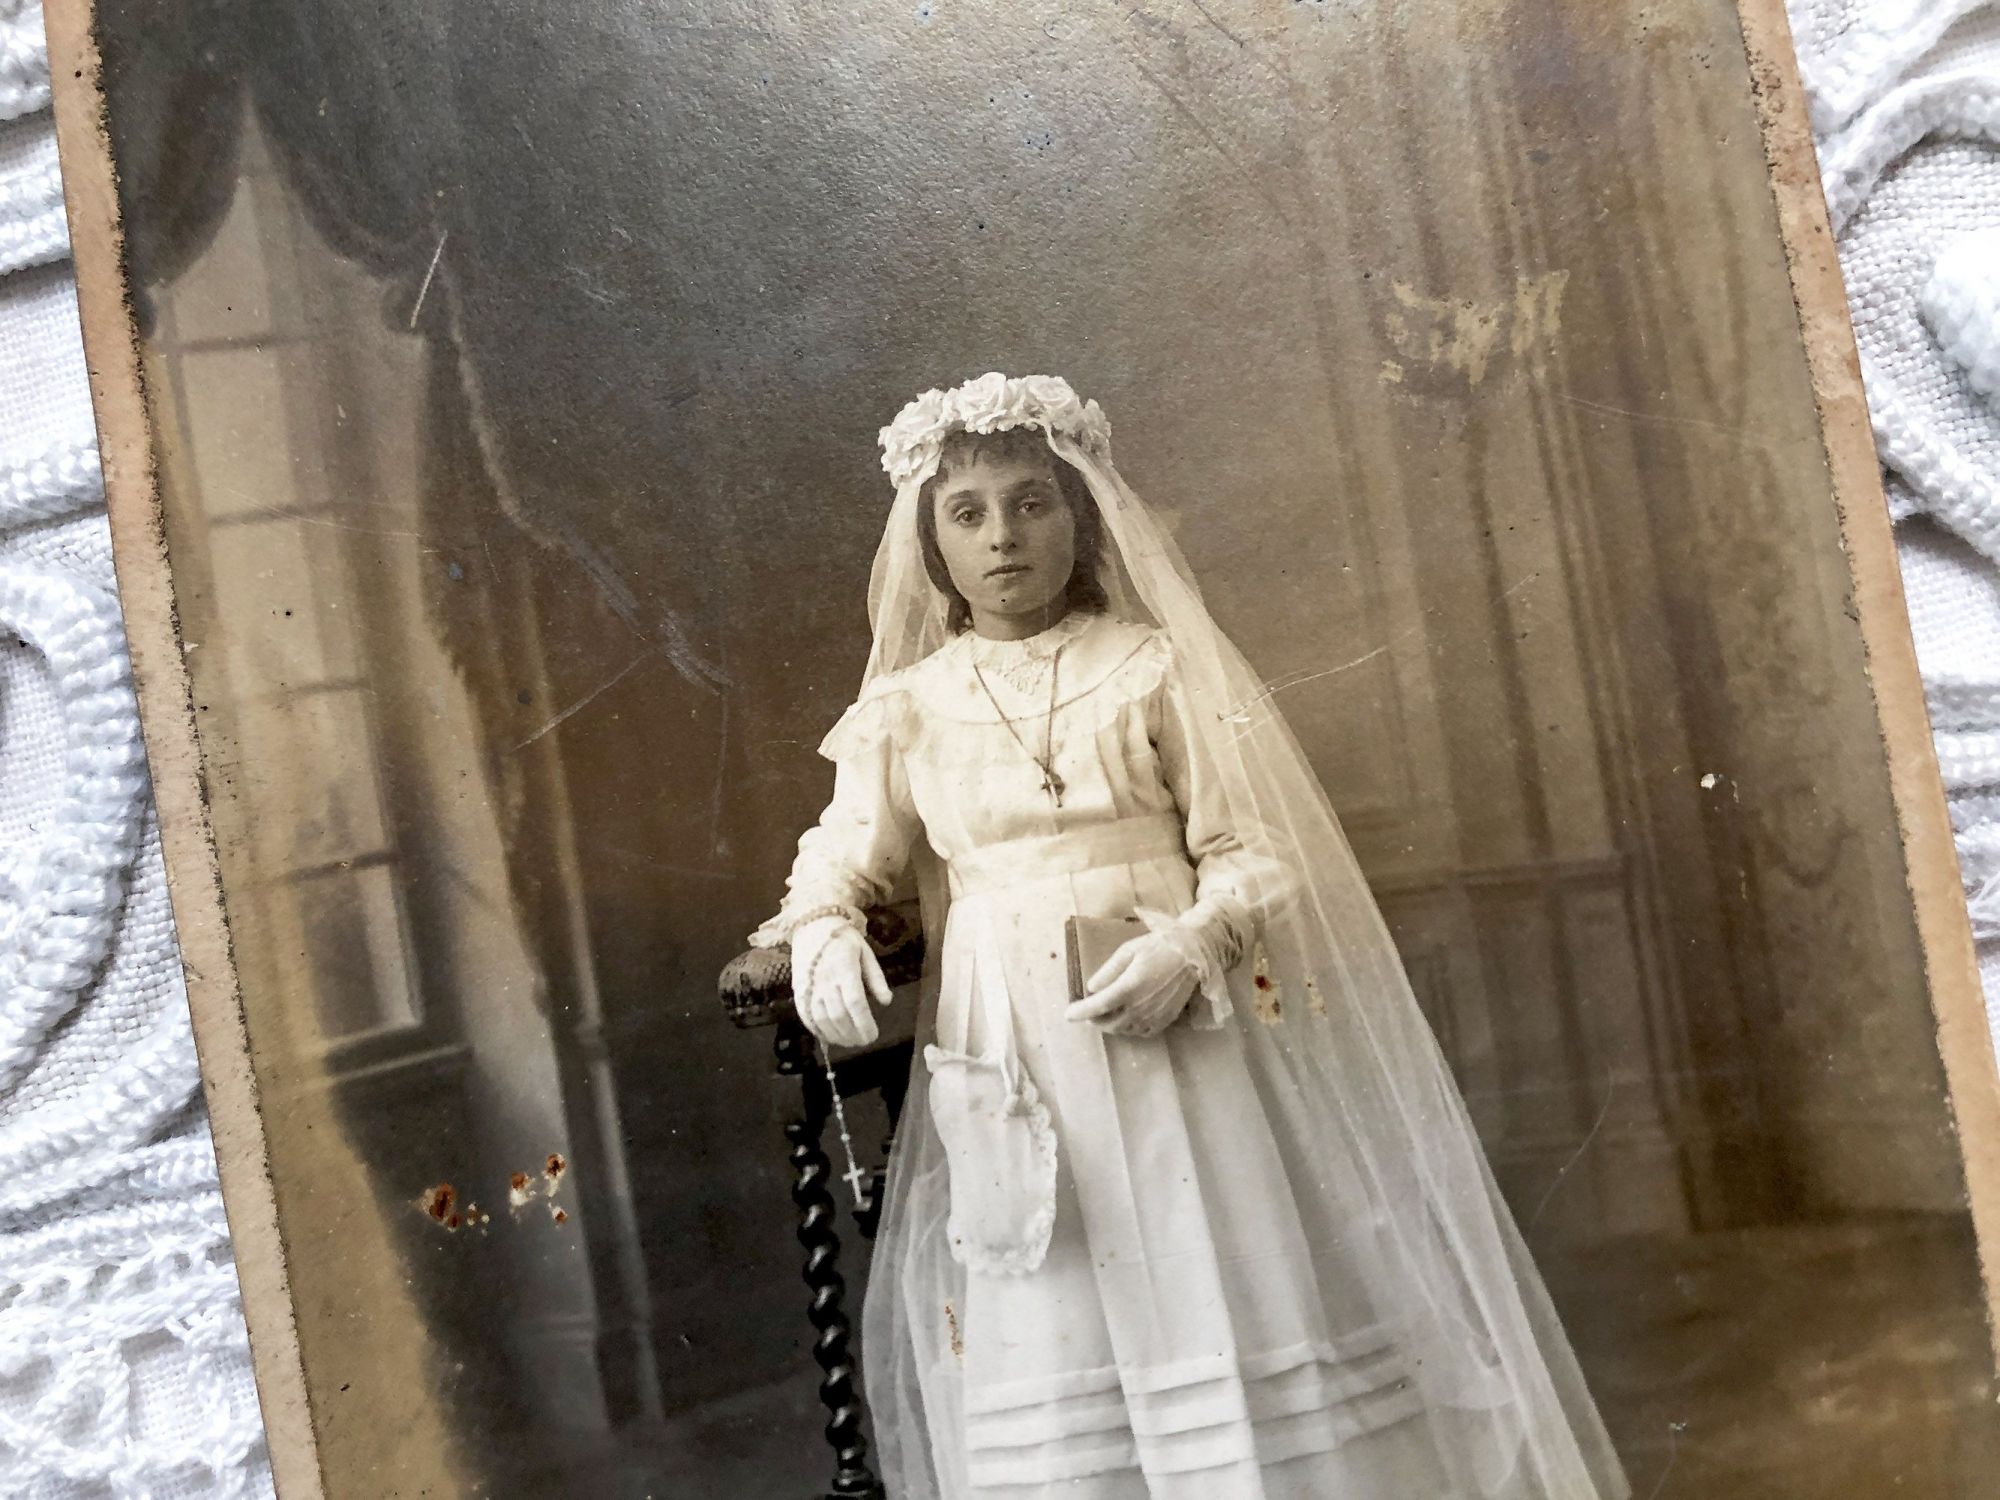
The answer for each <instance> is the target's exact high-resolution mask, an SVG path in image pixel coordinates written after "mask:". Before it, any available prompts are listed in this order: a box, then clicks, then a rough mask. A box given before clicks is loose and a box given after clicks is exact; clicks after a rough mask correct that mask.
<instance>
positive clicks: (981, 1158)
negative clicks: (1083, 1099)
mask: <svg viewBox="0 0 2000 1500" xmlns="http://www.w3.org/2000/svg"><path fill="white" fill-rule="evenodd" d="M978 943H979V952H978V960H977V969H978V980H977V984H978V996H979V998H978V1003H979V1006H980V1009H981V1012H982V1019H983V1025H982V1028H981V1029H982V1031H983V1033H984V1037H983V1040H984V1041H985V1044H986V1046H987V1048H988V1051H987V1052H986V1053H985V1054H984V1055H982V1056H974V1055H972V1054H971V1053H969V1052H964V1051H957V1050H953V1049H950V1048H946V1047H940V1046H936V1045H933V1046H928V1047H926V1048H924V1065H925V1066H926V1067H927V1068H928V1069H929V1070H930V1110H931V1119H932V1121H933V1122H934V1123H935V1124H936V1126H937V1132H938V1137H939V1139H940V1140H941V1141H943V1143H944V1151H945V1161H946V1166H947V1169H948V1171H949V1173H950V1178H951V1214H950V1217H949V1220H948V1221H947V1223H946V1225H945V1232H946V1234H947V1235H948V1236H949V1237H950V1240H951V1254H952V1258H953V1259H954V1260H956V1261H958V1262H959V1263H960V1264H961V1265H963V1266H965V1267H966V1268H967V1269H969V1270H975V1271H985V1272H988V1273H997V1274H1005V1275H1026V1274H1027V1273H1028V1272H1030V1271H1033V1270H1036V1269H1037V1268H1038V1267H1040V1265H1041V1264H1042V1260H1043V1258H1044V1257H1045V1256H1047V1254H1048V1251H1049V1236H1050V1234H1051V1233H1052V1232H1053V1231H1054V1229H1055V1221H1056V1134H1055V1129H1054V1127H1053V1126H1052V1125H1051V1124H1050V1123H1049V1110H1048V1106H1047V1105H1046V1104H1044V1103H1043V1102H1042V1097H1041V1094H1040V1092H1039V1091H1038V1090H1037V1089H1036V1088H1035V1084H1034V1080H1033V1079H1031V1078H1029V1077H1028V1075H1027V1071H1026V1069H1024V1068H1023V1067H1022V1066H1021V1058H1020V1053H1019V1049H1018V1048H1017V1047H1016V1045H1015V1041H1014V1013H1013V1009H1012V1007H1011V1006H1010V1005H1009V1004H1008V1000H1007V992H1006V983H1005V980H1004V978H1003V976H1002V973H1001V970H1000V967H999V962H998V953H997V951H996V950H997V947H998V945H997V944H996V943H994V942H993V941H992V935H991V931H990V929H988V928H987V926H986V923H985V920H984V917H983V915H982V917H981V918H980V919H979V938H978Z"/></svg>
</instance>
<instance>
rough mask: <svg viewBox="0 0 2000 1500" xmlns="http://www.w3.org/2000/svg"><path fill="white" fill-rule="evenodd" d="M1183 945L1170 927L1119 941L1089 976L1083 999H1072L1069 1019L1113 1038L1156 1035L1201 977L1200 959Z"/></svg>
mask: <svg viewBox="0 0 2000 1500" xmlns="http://www.w3.org/2000/svg"><path fill="white" fill-rule="evenodd" d="M1186 949H1187V944H1186V942H1185V934H1183V933H1179V932H1175V931H1173V930H1172V929H1167V930H1163V931H1159V932H1148V933H1145V934H1143V935H1142V936H1139V937H1135V938H1132V939H1131V940H1129V941H1128V942H1125V943H1123V944H1121V945H1120V946H1119V949H1118V951H1117V952H1116V953H1114V954H1112V955H1111V957H1109V958H1107V959H1106V960H1105V961H1104V966H1103V967H1102V968H1100V969H1099V970H1098V971H1097V972H1096V973H1095V974H1093V975H1091V976H1090V980H1089V982H1088V983H1087V984H1086V985H1085V986H1084V989H1085V990H1086V992H1087V993H1086V994H1085V995H1084V997H1083V998H1082V999H1081V1000H1077V1001H1073V1002H1071V1004H1070V1007H1069V1010H1068V1012H1067V1014H1068V1016H1069V1019H1070V1020H1072V1021H1090V1022H1093V1023H1094V1024H1095V1025H1096V1026H1097V1028H1098V1029H1099V1030H1100V1031H1106V1032H1110V1033H1111V1034H1112V1035H1114V1036H1158V1035H1159V1034H1160V1033H1161V1032H1163V1031H1165V1030H1166V1029H1167V1028H1168V1027H1169V1026H1171V1025H1173V1023H1174V1022H1175V1021H1176V1020H1177V1019H1179V1017H1180V1013H1181V1012H1182V1011H1184V1010H1186V1009H1187V1003H1188V1001H1189V1000H1191V999H1193V998H1194V991H1195V984H1196V982H1197V981H1198V980H1199V979H1200V977H1201V965H1200V962H1199V961H1198V960H1197V959H1196V958H1195V957H1194V956H1193V955H1192V954H1190V953H1189V952H1188V951H1186Z"/></svg>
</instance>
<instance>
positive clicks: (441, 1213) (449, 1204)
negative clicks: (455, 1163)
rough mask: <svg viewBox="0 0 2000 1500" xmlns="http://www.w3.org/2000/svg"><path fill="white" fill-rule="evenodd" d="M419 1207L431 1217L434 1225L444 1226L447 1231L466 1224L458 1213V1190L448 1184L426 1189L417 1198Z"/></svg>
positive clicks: (443, 1183) (444, 1183)
mask: <svg viewBox="0 0 2000 1500" xmlns="http://www.w3.org/2000/svg"><path fill="white" fill-rule="evenodd" d="M417 1207H418V1208H420V1209H422V1210H423V1211H424V1212H425V1213H426V1214H427V1215H429V1217H430V1219H431V1221H432V1222H433V1223H437V1224H442V1225H443V1226H444V1227H445V1228H446V1229H456V1228H458V1226H459V1225H460V1224H461V1223H463V1222H464V1221H463V1220H462V1219H461V1218H460V1217H459V1212H458V1189H456V1188H454V1187H453V1186H452V1185H451V1184H450V1183H448V1182H440V1183H439V1184H438V1185H437V1186H436V1187H434V1188H426V1189H425V1190H424V1191H423V1192H422V1193H421V1194H419V1195H418V1197H417Z"/></svg>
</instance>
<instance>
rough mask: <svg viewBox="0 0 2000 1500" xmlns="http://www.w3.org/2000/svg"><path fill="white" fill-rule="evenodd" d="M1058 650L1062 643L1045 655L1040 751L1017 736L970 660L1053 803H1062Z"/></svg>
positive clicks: (1063, 789) (1004, 722) (974, 662)
mask: <svg viewBox="0 0 2000 1500" xmlns="http://www.w3.org/2000/svg"><path fill="white" fill-rule="evenodd" d="M1064 644H1065V645H1066V644H1068V643H1067V642H1065V643H1064ZM1062 654H1063V647H1062V646H1058V647H1056V654H1055V655H1054V656H1052V657H1051V658H1050V659H1049V712H1048V717H1047V719H1046V720H1045V721H1044V723H1043V726H1042V753H1041V754H1040V755H1037V754H1035V752H1034V751H1032V750H1030V749H1029V748H1028V742H1027V741H1026V740H1024V739H1022V738H1021V731H1020V730H1018V729H1016V728H1015V727H1014V721H1013V720H1012V719H1010V718H1008V717H1007V711H1006V710H1005V709H1004V708H1002V707H1001V706H1000V700H999V699H998V698H996V697H994V696H993V689H992V687H991V686H990V685H989V684H988V683H987V681H986V674H985V673H984V672H982V671H980V670H979V662H978V661H977V659H975V660H974V661H973V663H972V675H973V676H974V677H976V678H978V679H979V685H980V687H981V688H983V689H985V692H986V701H987V702H988V703H990V704H992V705H993V712H994V713H996V714H998V715H999V716H1000V722H1001V724H1002V725H1003V726H1004V727H1005V728H1006V730H1007V734H1008V736H1009V737H1010V738H1011V739H1012V740H1013V741H1014V743H1015V744H1017V745H1019V746H1020V747H1021V753H1022V754H1023V755H1025V756H1027V757H1028V759H1029V760H1031V761H1033V762H1034V763H1035V766H1036V768H1037V769H1038V770H1039V771H1040V772H1041V773H1042V790H1043V791H1045V792H1047V793H1048V794H1049V796H1050V797H1052V798H1054V799H1055V804H1056V806H1057V807H1061V806H1062V799H1063V792H1064V791H1065V790H1066V788H1065V787H1064V785H1063V779H1062V777H1060V776H1058V775H1056V684H1057V683H1058V682H1060V681H1061V680H1062Z"/></svg>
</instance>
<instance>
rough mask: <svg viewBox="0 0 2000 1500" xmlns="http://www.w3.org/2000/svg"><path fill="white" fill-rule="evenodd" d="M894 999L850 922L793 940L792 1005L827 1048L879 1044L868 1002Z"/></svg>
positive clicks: (826, 923)
mask: <svg viewBox="0 0 2000 1500" xmlns="http://www.w3.org/2000/svg"><path fill="white" fill-rule="evenodd" d="M1114 957H1115V955H1114ZM889 993H890V992H889V981H888V979H887V978H886V977H885V976H884V975H883V973H882V965H881V964H880V963H878V962H877V961H876V958H875V954H874V952H873V950H871V949H870V948H869V946H868V940H867V939H866V938H865V937H863V936H862V935H861V932H860V930H859V929H857V928H856V927H855V926H854V924H853V923H852V922H849V921H848V920H847V919H846V918H845V917H818V918H815V919H814V920H812V921H810V922H807V923H806V924H805V925H804V926H802V927H800V928H799V929H798V931H796V932H794V933H793V934H792V1003H793V1004H794V1006H796V1007H797V1009H798V1013H799V1019H800V1020H801V1021H803V1022H804V1023H805V1028H806V1030H808V1031H810V1032H811V1033H812V1034H813V1035H814V1036H816V1037H818V1038H819V1039H820V1040H821V1041H822V1042H831V1043H832V1044H833V1045H834V1046H836V1047H865V1046H867V1045H868V1044H869V1043H870V1042H872V1041H874V1040H875V1038H876V1037H878V1036H880V1035H881V1034H882V1033H881V1028H880V1027H879V1026H877V1025H876V1024H875V1014H874V1012H873V1011H871V1010H869V1008H868V1002H869V1001H870V1000H873V1001H874V1002H875V1003H876V1004H877V1005H887V1004H888V1003H889Z"/></svg>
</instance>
